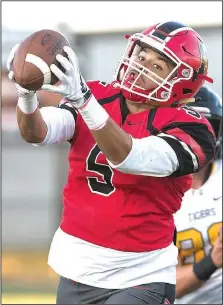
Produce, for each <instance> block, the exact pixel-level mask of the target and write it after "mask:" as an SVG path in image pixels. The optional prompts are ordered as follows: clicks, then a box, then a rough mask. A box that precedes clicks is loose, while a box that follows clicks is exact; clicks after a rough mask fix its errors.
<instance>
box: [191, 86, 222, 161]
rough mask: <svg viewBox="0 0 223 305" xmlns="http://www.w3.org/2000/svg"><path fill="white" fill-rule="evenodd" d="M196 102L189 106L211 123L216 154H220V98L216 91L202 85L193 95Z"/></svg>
mask: <svg viewBox="0 0 223 305" xmlns="http://www.w3.org/2000/svg"><path fill="white" fill-rule="evenodd" d="M195 98H196V102H195V103H194V104H191V106H192V107H193V108H194V109H195V110H197V111H198V112H200V113H202V114H203V115H204V116H205V117H206V118H207V119H208V121H209V122H210V123H211V125H212V127H213V129H214V132H215V135H216V140H217V143H216V144H217V147H216V156H215V158H216V159H218V158H221V156H222V100H221V98H220V97H219V95H218V94H217V93H215V92H214V91H212V90H211V89H210V88H208V87H206V86H203V87H201V89H200V90H199V91H198V93H197V94H196V95H195Z"/></svg>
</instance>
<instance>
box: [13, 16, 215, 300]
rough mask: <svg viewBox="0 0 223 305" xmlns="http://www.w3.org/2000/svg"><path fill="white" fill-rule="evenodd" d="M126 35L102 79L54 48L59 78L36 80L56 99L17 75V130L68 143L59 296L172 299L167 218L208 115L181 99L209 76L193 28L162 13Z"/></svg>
mask: <svg viewBox="0 0 223 305" xmlns="http://www.w3.org/2000/svg"><path fill="white" fill-rule="evenodd" d="M127 39H128V44H127V48H126V50H125V52H124V54H123V56H122V58H121V60H120V63H119V65H118V68H117V73H116V76H115V79H114V81H113V82H111V83H109V84H106V83H104V82H100V81H91V82H85V80H84V78H83V77H82V75H81V72H80V70H79V66H78V59H77V57H76V55H75V52H74V51H73V50H72V49H71V48H69V47H64V51H65V52H66V53H67V56H68V58H69V60H68V59H67V58H66V57H63V56H62V55H57V60H58V62H59V63H60V64H61V65H62V66H63V68H64V69H65V72H62V71H61V70H60V69H59V68H58V67H57V66H55V65H52V66H51V71H52V72H53V73H54V74H55V75H56V76H57V77H58V78H59V79H60V84H59V85H54V86H52V85H49V84H45V85H43V86H42V89H43V90H48V91H50V92H56V93H60V94H61V95H62V96H63V97H64V99H63V100H62V101H61V103H60V104H59V105H58V107H43V108H41V109H39V108H38V100H37V96H36V93H35V92H29V91H27V90H24V89H23V88H21V87H20V86H19V85H18V84H16V88H17V90H18V96H19V98H18V105H17V121H18V126H19V130H20V133H21V136H22V137H23V139H24V140H25V141H27V142H29V143H35V144H36V145H39V146H41V145H46V144H52V143H59V142H62V141H69V142H70V143H71V147H70V152H69V157H68V161H69V172H68V181H67V184H66V186H65V188H64V190H63V204H64V209H63V214H62V220H61V223H60V227H59V228H58V230H57V231H56V233H55V235H54V237H53V241H52V244H51V249H50V253H49V260H48V263H49V265H50V266H51V267H52V268H53V269H54V270H55V271H56V272H57V273H58V274H59V275H60V276H61V278H60V283H59V287H58V294H57V303H58V304H60V303H65V304H76V303H95V304H96V303H105V304H127V303H128V304H144V303H159V304H160V303H173V302H174V300H175V284H176V265H177V256H178V249H177V247H176V246H175V245H174V242H173V239H174V231H175V225H174V218H173V215H174V213H176V212H177V211H178V210H179V208H180V206H181V200H182V197H183V195H184V193H185V192H186V191H187V190H188V189H190V187H191V179H192V178H191V174H192V173H195V172H197V171H200V170H201V169H202V168H203V167H204V166H205V165H206V164H207V162H209V161H210V160H212V159H213V157H214V154H215V136H214V131H213V129H212V127H211V125H210V123H209V122H208V121H207V119H206V118H204V117H203V116H202V115H200V114H199V113H198V112H196V111H195V110H193V109H192V108H190V107H188V106H187V105H186V103H187V102H188V101H193V100H194V99H193V96H194V95H195V94H196V92H197V91H198V90H199V89H200V87H201V86H202V85H203V83H204V82H205V81H210V82H211V81H212V79H211V78H210V77H209V76H208V59H207V54H206V49H205V45H204V42H203V40H202V38H201V37H200V36H199V34H198V33H197V32H196V31H194V30H193V29H191V28H190V27H187V26H185V25H183V24H181V23H178V22H165V23H160V24H156V25H153V26H150V27H149V28H147V29H146V30H145V31H143V32H142V33H136V34H134V35H132V36H130V37H129V36H128V37H127ZM15 52H16V48H14V49H13V50H12V52H11V54H10V56H9V60H8V67H9V70H10V63H11V61H12V60H13V54H14V53H15ZM105 56H107V57H108V60H109V54H105ZM9 78H10V79H11V80H14V78H13V71H10V72H9Z"/></svg>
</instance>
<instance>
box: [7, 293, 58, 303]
mask: <svg viewBox="0 0 223 305" xmlns="http://www.w3.org/2000/svg"><path fill="white" fill-rule="evenodd" d="M2 304H56V295H55V294H44V295H40V294H21V293H18V294H14V293H13V294H9V293H3V295H2Z"/></svg>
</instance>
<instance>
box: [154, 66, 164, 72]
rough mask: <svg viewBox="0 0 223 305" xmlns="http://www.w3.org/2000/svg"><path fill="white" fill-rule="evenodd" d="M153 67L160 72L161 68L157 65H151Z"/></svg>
mask: <svg viewBox="0 0 223 305" xmlns="http://www.w3.org/2000/svg"><path fill="white" fill-rule="evenodd" d="M153 67H154V68H155V69H156V70H159V71H162V70H163V68H162V67H161V66H159V65H157V64H153Z"/></svg>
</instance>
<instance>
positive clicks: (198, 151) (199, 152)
mask: <svg viewBox="0 0 223 305" xmlns="http://www.w3.org/2000/svg"><path fill="white" fill-rule="evenodd" d="M166 133H168V134H170V135H172V136H174V137H176V138H178V139H180V140H181V141H183V142H184V143H185V144H187V145H188V146H189V147H190V148H191V149H192V151H193V153H194V154H195V155H196V156H197V158H198V160H199V164H204V163H205V160H206V156H205V153H204V151H203V149H202V148H201V146H200V145H199V144H198V143H197V142H196V141H195V140H194V139H193V138H192V137H191V136H190V135H189V134H188V133H186V132H185V131H183V130H182V129H180V128H173V129H170V130H168V131H166Z"/></svg>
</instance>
